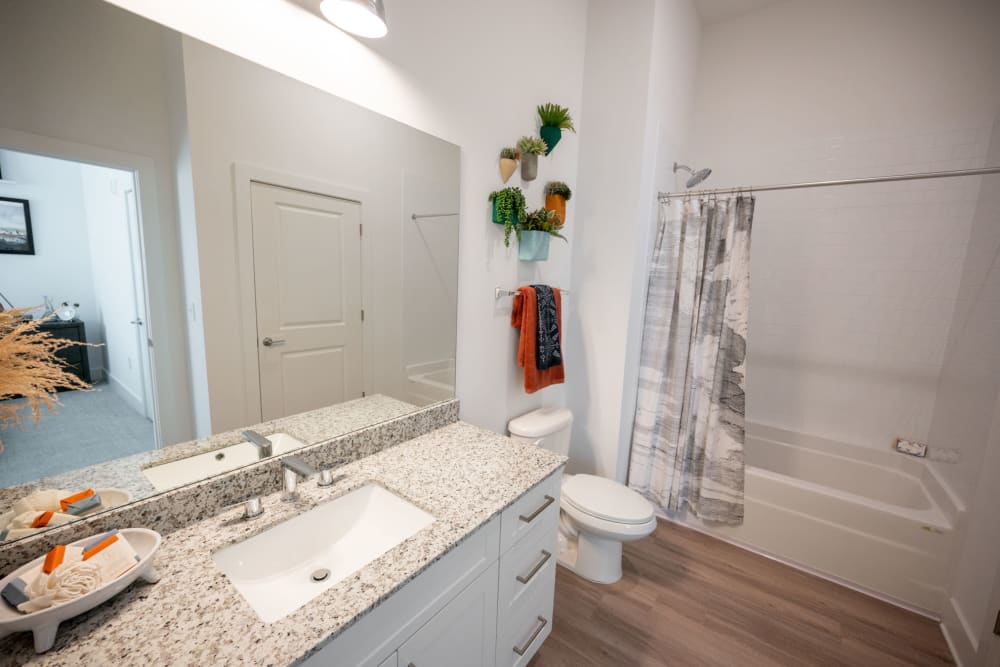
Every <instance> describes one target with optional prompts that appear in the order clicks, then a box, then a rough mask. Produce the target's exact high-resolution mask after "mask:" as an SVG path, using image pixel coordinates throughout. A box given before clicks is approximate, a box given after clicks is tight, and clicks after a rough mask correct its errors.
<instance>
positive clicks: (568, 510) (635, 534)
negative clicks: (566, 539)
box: [562, 502, 656, 542]
mask: <svg viewBox="0 0 1000 667" xmlns="http://www.w3.org/2000/svg"><path fill="white" fill-rule="evenodd" d="M562 511H563V512H565V514H566V515H567V516H568V517H569V518H570V519H572V520H573V522H574V524H575V525H574V526H573V527H574V528H575V529H576V530H577V531H578V532H579V534H581V535H582V534H584V533H589V534H592V535H598V536H600V537H604V538H607V539H610V540H615V541H617V542H631V541H632V540H639V539H642V538H643V537H646V536H648V535H649V534H650V533H652V532H653V531H654V530H655V529H656V516H655V515H654V516H651V517H650V518H649V520H648V521H646V522H645V523H617V522H615V521H607V520H606V519H601V518H598V517H596V516H594V515H593V514H587V513H586V512H583V511H581V510H579V509H577V507H576V506H575V505H573V504H571V503H568V502H563V504H562Z"/></svg>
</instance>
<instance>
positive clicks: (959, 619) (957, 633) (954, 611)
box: [941, 597, 979, 667]
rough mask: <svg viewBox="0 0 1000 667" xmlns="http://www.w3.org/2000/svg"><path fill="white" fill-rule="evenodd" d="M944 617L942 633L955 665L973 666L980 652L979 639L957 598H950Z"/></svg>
mask: <svg viewBox="0 0 1000 667" xmlns="http://www.w3.org/2000/svg"><path fill="white" fill-rule="evenodd" d="M943 617H944V618H942V619H941V631H942V632H943V633H944V638H945V641H947V642H948V648H949V649H951V655H952V657H953V658H954V659H955V663H956V664H957V665H959V667H961V665H971V664H973V663H974V662H975V660H976V656H977V654H978V652H979V637H978V636H976V632H975V630H974V629H973V628H971V627H970V626H969V621H968V620H967V619H966V618H965V614H964V613H963V612H962V608H961V607H960V606H959V605H958V601H957V600H955V598H953V597H949V598H948V603H947V605H946V606H945V610H944V614H943Z"/></svg>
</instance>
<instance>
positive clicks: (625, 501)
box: [562, 475, 653, 524]
mask: <svg viewBox="0 0 1000 667" xmlns="http://www.w3.org/2000/svg"><path fill="white" fill-rule="evenodd" d="M562 499H563V502H566V503H569V504H571V505H573V507H575V508H576V509H578V510H580V511H581V512H585V513H587V514H589V515H591V516H595V517H597V518H598V519H604V520H605V521H613V522H615V523H628V524H639V523H646V522H647V521H649V520H650V519H652V518H653V505H652V503H650V502H649V501H648V500H646V499H645V498H643V497H642V496H641V495H639V494H638V493H636V492H635V491H633V490H632V489H629V488H628V487H626V486H624V485H622V484H619V483H618V482H616V481H614V480H611V479H606V478H604V477H598V476H596V475H573V476H572V477H570V478H568V479H567V480H566V481H565V482H564V483H563V486H562Z"/></svg>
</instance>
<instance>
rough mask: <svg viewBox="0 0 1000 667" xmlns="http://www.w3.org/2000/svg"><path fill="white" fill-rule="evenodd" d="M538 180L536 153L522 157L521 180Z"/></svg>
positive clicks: (525, 154)
mask: <svg viewBox="0 0 1000 667" xmlns="http://www.w3.org/2000/svg"><path fill="white" fill-rule="evenodd" d="M536 178H538V156H537V155H535V154H534V153H524V154H522V155H521V180H524V181H533V180H535V179H536Z"/></svg>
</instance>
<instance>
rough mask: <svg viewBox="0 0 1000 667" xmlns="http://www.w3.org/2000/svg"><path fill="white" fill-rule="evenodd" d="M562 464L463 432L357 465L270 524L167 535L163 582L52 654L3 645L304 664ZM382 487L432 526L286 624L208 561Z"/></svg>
mask: <svg viewBox="0 0 1000 667" xmlns="http://www.w3.org/2000/svg"><path fill="white" fill-rule="evenodd" d="M565 460H566V459H565V457H562V456H559V455H556V454H553V453H551V452H548V451H546V450H543V449H541V448H539V447H532V446H528V445H524V444H520V443H515V442H513V441H512V440H510V439H509V438H506V437H503V436H500V435H497V434H496V433H492V432H490V431H485V430H483V429H480V428H477V427H474V426H471V425H469V424H465V423H463V422H457V423H452V424H450V425H447V426H444V427H442V428H439V429H437V430H435V431H432V432H430V433H427V434H425V435H422V436H420V437H418V438H415V439H413V440H409V441H407V442H404V443H402V444H399V445H398V446H395V447H392V448H388V449H385V450H384V451H381V452H379V453H375V454H372V455H371V456H367V457H364V458H361V459H360V460H355V461H354V462H353V463H349V464H347V465H345V466H343V467H342V468H340V469H338V471H337V472H338V474H343V475H346V478H345V479H343V480H342V481H339V482H338V483H336V484H335V485H334V486H333V487H327V488H320V487H317V486H316V482H315V480H310V481H308V482H306V483H304V484H303V485H302V486H301V492H302V493H301V497H300V498H299V499H298V500H297V501H295V502H294V503H290V502H284V501H281V500H280V499H279V494H277V493H275V494H272V495H270V496H267V497H266V498H264V501H263V505H264V510H265V511H264V515H263V517H262V518H261V519H257V520H254V521H249V522H245V521H241V520H240V519H239V516H240V512H241V511H242V510H241V509H238V508H237V509H230V510H227V511H225V512H223V513H221V514H218V515H217V516H213V517H211V518H209V519H205V520H203V521H200V522H198V523H194V524H192V525H189V526H187V527H185V528H181V529H179V530H176V531H175V532H173V533H171V534H170V535H168V536H166V537H165V539H164V542H163V546H162V548H161V551H160V554H159V556H158V557H157V559H156V566H157V568H158V569H159V571H160V573H161V575H162V579H161V580H160V583H158V584H156V585H136V586H133V587H131V588H130V589H128V590H126V591H125V592H123V593H122V594H121V595H119V596H118V597H116V598H115V599H113V600H112V601H110V602H109V603H107V604H105V605H102V606H101V607H98V608H97V609H95V610H93V611H92V612H90V613H88V614H86V615H84V616H81V617H79V618H77V619H75V620H73V621H70V622H67V623H66V624H65V625H64V626H63V627H61V629H60V632H59V637H58V639H57V640H56V646H55V648H54V649H53V650H52V651H51V652H49V653H46V654H41V655H37V654H35V653H34V650H33V648H32V644H31V636H30V635H27V634H25V635H16V636H12V637H8V638H6V639H4V640H0V653H2V654H3V655H5V656H8V657H10V658H11V659H12V660H13V661H14V662H16V663H18V664H22V663H27V664H38V665H79V664H110V663H115V662H128V663H134V664H143V663H147V664H158V665H167V664H250V665H262V664H269V665H284V664H290V663H293V662H296V661H299V660H302V659H304V658H306V657H307V656H309V655H311V654H312V653H314V652H316V651H317V650H319V649H320V648H322V646H323V645H324V644H325V643H326V642H328V641H329V640H331V639H333V638H334V637H335V636H337V635H339V634H340V633H341V632H343V631H344V630H345V629H346V628H348V627H350V626H351V625H352V624H353V623H354V622H355V621H356V620H357V619H359V618H360V617H362V616H363V615H365V614H366V613H367V612H369V611H370V610H372V609H373V608H374V607H375V606H377V605H378V604H379V603H381V602H383V601H384V600H385V599H386V598H387V597H388V596H390V595H391V594H392V593H393V592H394V591H396V590H397V589H399V588H400V587H401V586H403V585H404V584H406V583H407V582H408V581H410V580H411V579H413V578H414V577H415V576H416V575H418V574H420V573H421V572H422V571H423V570H425V569H426V568H427V567H428V566H429V565H430V564H432V563H434V562H435V561H436V560H438V559H440V558H441V557H442V556H443V555H444V554H446V553H448V552H449V551H451V550H452V549H453V548H454V547H456V546H457V545H458V544H459V543H461V542H462V541H463V540H465V538H467V537H469V536H470V535H471V534H472V533H473V532H474V531H476V529H478V528H479V527H481V526H483V525H484V524H485V523H486V522H487V521H489V520H490V519H491V518H492V517H494V516H496V515H498V514H499V513H500V512H501V511H502V510H503V509H504V508H506V507H508V506H509V505H511V504H512V503H513V502H514V501H515V500H517V499H518V498H519V497H520V496H522V495H523V494H524V493H525V492H527V491H528V490H529V489H531V488H532V487H534V486H536V485H537V484H539V483H540V482H542V481H544V480H546V479H547V478H549V477H550V476H551V475H553V474H558V472H559V471H560V470H561V468H562V467H563V465H564V464H565ZM372 482H374V483H377V484H380V485H382V486H384V487H385V488H386V489H388V490H389V491H391V492H393V493H395V494H397V495H399V496H400V497H402V498H404V499H406V500H408V501H409V502H411V503H413V504H415V505H417V506H418V507H420V508H422V509H424V510H425V511H427V512H430V513H431V514H432V515H434V517H435V521H434V523H433V524H431V525H430V526H429V527H427V528H425V529H423V530H421V531H420V532H419V533H417V534H416V535H414V536H413V537H411V538H409V539H407V540H406V541H404V542H403V543H401V544H400V545H398V546H397V547H395V548H393V549H392V550H390V551H389V552H387V553H386V554H384V555H383V556H381V557H379V558H378V559H376V560H374V561H372V562H371V563H370V564H368V565H367V566H365V567H364V568H362V569H361V570H360V571H359V572H357V573H355V574H354V575H352V576H351V577H348V578H347V579H345V580H344V581H342V582H340V583H338V584H337V585H336V586H334V587H333V588H331V589H330V590H329V591H327V592H325V593H324V594H322V595H320V596H319V597H317V598H315V599H314V600H312V601H311V602H308V603H306V604H305V605H304V606H303V607H301V608H300V609H298V610H297V611H295V612H293V613H292V614H290V615H289V616H287V617H285V618H283V619H281V620H279V621H277V622H275V623H271V624H265V623H263V622H262V621H261V620H260V619H259V618H258V617H257V615H256V613H255V612H254V611H253V610H252V609H251V608H250V606H249V604H247V602H246V601H245V600H244V599H243V598H242V596H241V595H240V594H239V593H238V592H237V590H236V588H235V587H234V586H233V585H232V584H231V583H230V582H229V581H228V580H227V579H226V577H225V576H224V575H223V574H222V573H221V572H220V571H219V570H218V569H217V568H216V566H215V564H214V563H213V561H212V552H214V551H216V550H218V549H220V548H222V547H224V546H227V545H229V544H234V543H236V542H240V541H242V540H244V539H246V538H248V537H250V536H252V535H255V534H258V533H260V532H262V531H264V530H266V529H267V528H270V527H272V526H274V525H275V524H277V523H279V522H281V521H283V520H285V519H288V518H290V517H292V516H294V515H296V514H299V513H301V512H303V511H306V510H308V509H311V508H312V507H314V506H316V505H317V504H319V503H322V502H325V501H328V500H332V499H334V498H335V497H338V496H340V495H342V494H344V493H347V492H349V491H351V490H353V489H356V488H358V487H360V486H363V485H364V484H367V483H372Z"/></svg>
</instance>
